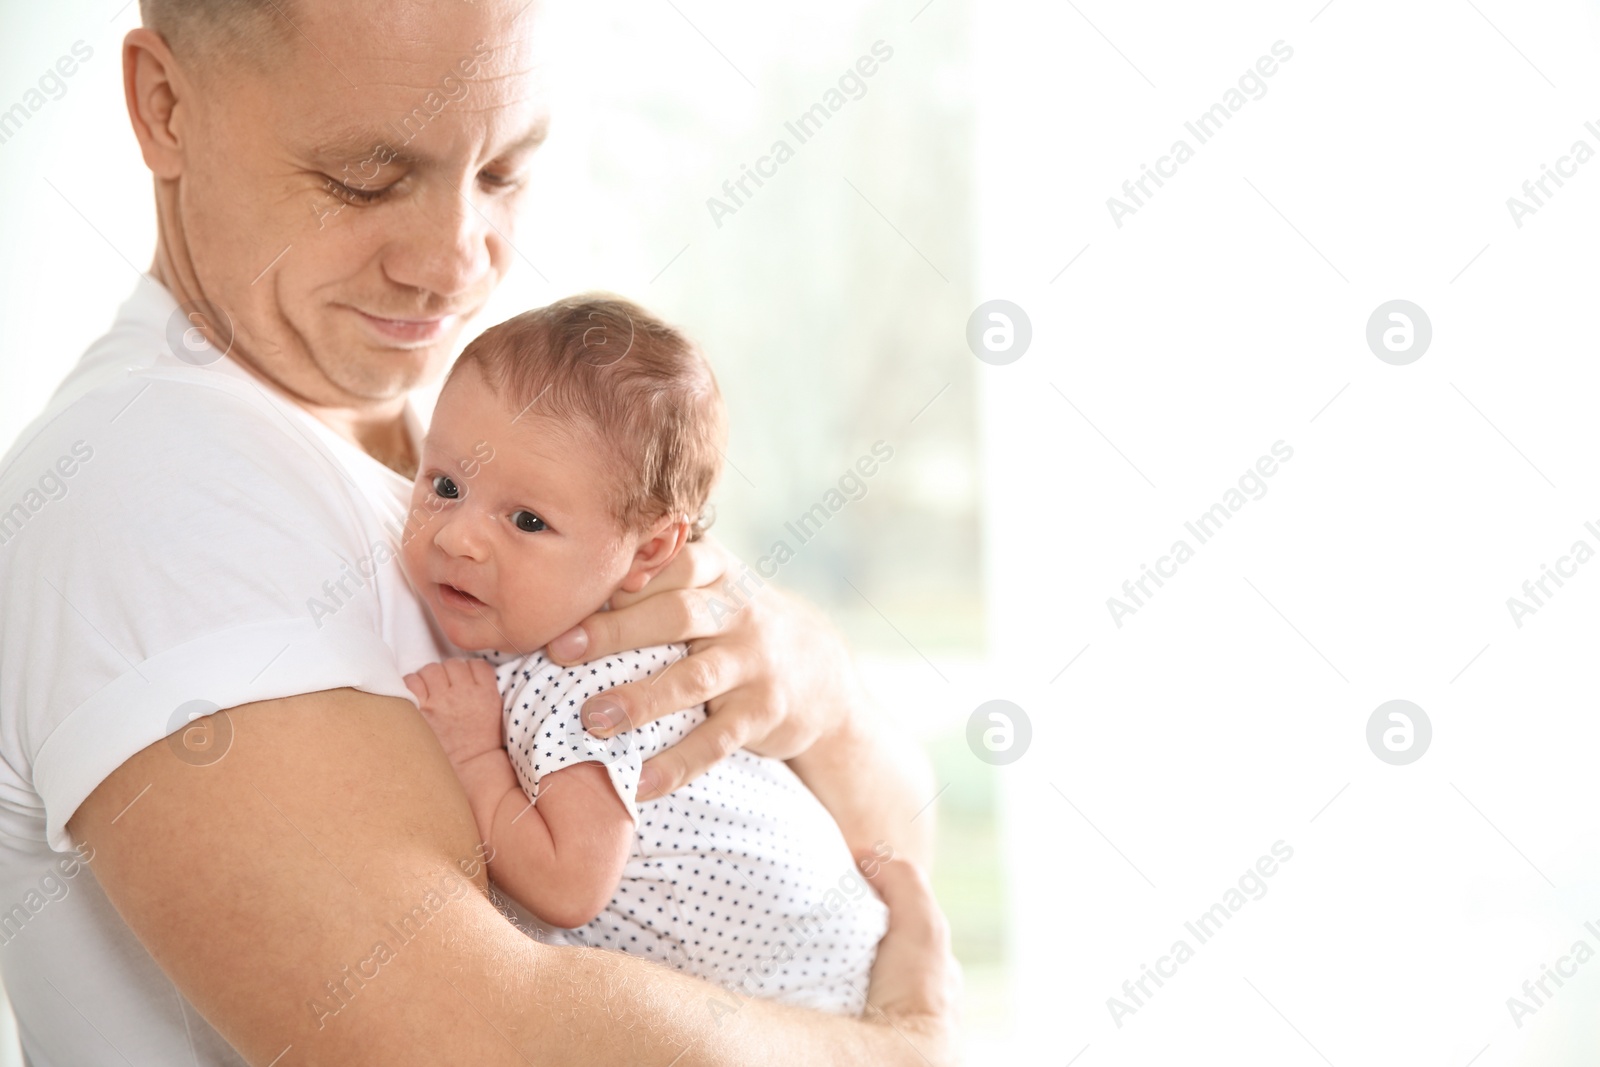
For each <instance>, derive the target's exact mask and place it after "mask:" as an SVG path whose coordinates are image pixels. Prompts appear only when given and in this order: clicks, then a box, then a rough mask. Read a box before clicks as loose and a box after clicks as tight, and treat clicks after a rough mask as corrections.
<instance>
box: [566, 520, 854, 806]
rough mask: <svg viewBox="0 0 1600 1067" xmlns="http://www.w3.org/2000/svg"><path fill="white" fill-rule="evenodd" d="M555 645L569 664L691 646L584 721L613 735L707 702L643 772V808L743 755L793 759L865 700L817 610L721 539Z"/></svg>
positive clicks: (588, 711) (593, 702)
mask: <svg viewBox="0 0 1600 1067" xmlns="http://www.w3.org/2000/svg"><path fill="white" fill-rule="evenodd" d="M612 608H613V610H611V611H603V612H597V613H596V614H594V615H591V616H589V617H588V618H587V619H585V620H584V621H583V622H582V623H581V624H580V625H579V626H577V627H576V628H574V629H572V630H570V631H568V632H567V633H565V634H562V635H561V636H560V637H558V638H556V639H555V640H554V641H551V642H550V646H549V649H548V653H549V655H550V658H551V659H553V660H554V661H556V662H558V663H561V664H568V665H570V664H573V663H578V662H581V661H583V660H591V659H595V658H597V657H600V656H606V655H610V654H612V653H615V652H622V651H625V650H627V649H630V648H640V647H643V646H645V645H658V644H666V643H668V642H673V641H686V642H688V643H689V655H688V656H687V657H686V658H684V659H682V660H679V661H678V662H677V663H674V664H673V665H672V666H670V667H668V668H667V669H666V670H665V671H663V672H662V673H661V674H658V675H657V676H656V677H654V678H652V679H650V680H649V681H645V682H632V683H629V684H628V685H621V686H617V687H616V688H615V689H609V690H607V691H606V692H604V693H602V694H599V695H597V696H595V697H592V698H590V699H589V701H588V702H586V703H585V704H584V706H583V721H584V725H585V726H586V727H588V729H589V730H590V731H591V732H592V733H594V734H596V735H597V736H600V737H610V736H612V735H614V734H616V733H618V732H620V731H622V730H630V729H633V728H635V727H638V726H642V725H643V724H645V723H647V722H651V721H653V720H655V719H658V718H660V717H661V716H663V715H666V714H668V713H669V712H673V711H679V710H682V709H683V708H691V707H694V706H695V705H696V704H700V703H706V704H708V705H709V710H710V712H711V715H710V718H709V719H708V720H707V721H706V722H705V723H703V724H702V725H701V726H699V727H697V728H696V729H695V730H693V731H691V732H690V733H689V735H688V736H687V737H685V738H684V739H683V740H682V741H680V742H679V743H678V744H676V745H674V746H673V747H672V748H670V749H668V750H667V751H666V752H664V753H662V754H661V755H659V756H657V757H655V758H654V759H652V760H650V761H649V762H648V763H646V764H645V769H644V773H643V774H642V775H641V777H640V781H639V799H640V801H645V800H651V799H654V798H655V797H658V796H661V795H663V794H666V793H670V792H672V790H674V789H676V788H678V787H679V786H681V785H683V784H684V783H685V782H687V781H689V780H690V779H692V778H695V777H698V776H699V775H700V774H702V773H704V772H705V770H706V769H707V768H708V767H710V766H711V765H712V764H713V763H716V762H717V761H718V760H720V759H722V758H723V757H725V756H727V755H728V754H729V753H731V752H733V751H735V750H737V749H740V748H746V749H749V750H750V751H752V752H755V753H757V754H758V755H762V756H771V757H773V758H776V759H792V758H794V757H796V756H798V755H800V754H801V753H803V752H805V751H806V750H808V749H809V748H811V746H812V745H814V744H815V743H816V742H817V740H818V739H819V738H821V737H822V736H824V735H825V734H828V733H830V732H832V731H833V730H835V729H837V728H838V727H839V726H840V725H841V724H842V723H843V722H844V720H845V718H846V717H847V716H848V715H849V713H850V712H851V710H852V709H853V708H856V707H859V706H860V705H861V704H862V703H863V702H864V700H863V695H862V692H861V689H860V686H859V684H858V683H857V682H856V677H855V670H854V667H853V665H852V664H851V662H850V657H849V654H848V652H847V651H846V650H845V647H844V644H843V642H842V641H840V639H839V637H838V635H837V634H836V633H835V632H834V631H833V628H832V627H831V626H829V625H828V622H827V620H826V619H824V618H823V617H822V616H821V615H820V614H819V613H818V612H817V611H816V610H815V609H814V608H812V607H810V606H809V605H807V604H805V603H804V602H802V601H800V600H798V599H796V598H794V597H791V596H789V595H787V594H786V593H784V592H782V591H781V590H779V589H778V588H777V587H775V586H772V585H768V584H766V583H765V582H764V581H763V580H762V579H761V578H760V576H758V575H757V574H756V572H755V571H754V570H751V569H750V568H747V567H745V566H744V564H742V563H741V562H740V561H739V560H738V558H737V557H735V556H733V555H732V554H731V553H729V552H728V551H727V550H726V549H724V548H723V547H722V546H721V545H719V544H717V543H715V542H714V541H710V540H707V541H697V542H693V543H691V544H689V545H686V546H685V547H684V550H683V551H682V552H681V553H679V555H678V558H677V559H675V560H673V562H672V563H671V564H670V565H668V567H667V568H666V569H665V570H663V571H662V572H661V573H660V574H659V575H657V576H656V577H655V578H654V579H653V580H652V581H651V583H650V585H649V586H648V587H646V590H645V592H644V593H642V594H636V595H633V596H627V595H620V594H619V595H618V596H616V597H614V598H613V599H612Z"/></svg>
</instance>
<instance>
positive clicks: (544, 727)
mask: <svg viewBox="0 0 1600 1067" xmlns="http://www.w3.org/2000/svg"><path fill="white" fill-rule="evenodd" d="M687 653H688V650H687V649H686V648H684V647H683V646H682V645H658V646H655V647H651V648H640V649H635V650H633V651H632V652H624V653H621V654H620V655H616V656H611V657H608V658H606V659H601V660H595V661H593V662H591V663H584V664H579V665H577V666H574V667H562V666H560V665H558V664H554V663H551V662H550V661H549V660H547V659H545V658H544V656H543V655H542V654H538V653H535V654H534V655H532V656H530V657H527V658H526V659H518V660H511V661H508V662H506V663H502V664H501V665H500V666H499V667H498V668H496V677H497V680H498V681H499V683H500V692H501V694H502V696H503V698H504V701H505V730H506V753H507V754H508V755H509V756H510V757H511V765H512V767H513V768H515V770H516V772H517V780H518V781H519V782H521V784H522V789H523V792H525V793H527V795H528V797H529V799H531V800H532V801H533V802H534V804H535V805H537V804H538V802H539V796H538V791H539V783H540V781H541V780H543V778H544V777H545V775H548V774H553V773H555V772H556V771H559V770H561V769H562V768H563V767H570V766H572V765H574V764H577V763H600V764H604V765H605V768H606V770H607V772H608V774H609V776H610V779H611V784H612V786H613V787H614V788H615V789H616V791H617V796H619V797H621V798H622V803H623V806H624V807H626V808H627V809H628V811H629V812H630V813H631V814H632V815H633V821H634V825H635V826H637V825H638V823H639V803H638V799H637V798H638V791H639V770H640V768H641V767H642V766H643V764H644V761H645V760H647V759H649V758H650V757H651V756H654V755H655V754H656V753H658V752H660V751H662V750H663V749H666V748H668V747H670V746H671V745H672V744H674V743H676V742H677V741H678V740H679V739H680V738H682V736H683V735H684V734H685V733H687V732H688V731H689V730H690V729H692V728H693V727H694V725H695V724H696V723H698V722H700V721H702V720H703V719H704V718H705V711H704V708H703V707H700V708H692V709H689V710H687V711H681V712H675V713H673V714H670V715H667V716H664V717H662V718H660V719H657V720H656V721H655V722H651V723H646V724H644V725H643V726H640V727H638V728H636V729H633V730H624V731H622V732H621V733H619V734H617V735H615V736H614V737H611V738H599V737H595V736H594V735H593V734H591V733H589V732H588V731H587V730H585V729H584V728H583V721H582V719H581V717H580V713H581V711H582V709H583V703H584V701H586V700H588V699H589V698H590V697H592V696H594V695H595V694H596V693H601V692H604V691H605V690H607V689H610V688H612V687H613V686H618V685H623V684H626V683H628V682H637V681H643V680H645V679H647V678H650V677H651V676H653V675H655V674H658V673H659V672H661V671H663V670H665V669H666V668H667V667H668V666H669V665H670V664H672V663H675V662H676V661H678V660H679V659H682V658H683V657H684V656H685V655H687Z"/></svg>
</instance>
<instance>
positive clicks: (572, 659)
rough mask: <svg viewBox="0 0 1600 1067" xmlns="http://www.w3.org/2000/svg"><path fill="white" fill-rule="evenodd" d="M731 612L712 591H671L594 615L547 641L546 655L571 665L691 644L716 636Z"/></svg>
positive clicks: (732, 612) (732, 607) (730, 605)
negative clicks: (650, 647) (645, 649)
mask: <svg viewBox="0 0 1600 1067" xmlns="http://www.w3.org/2000/svg"><path fill="white" fill-rule="evenodd" d="M713 600H715V601H716V603H717V605H718V606H717V607H713V606H712V601H713ZM735 611H737V608H736V607H735V605H733V604H732V603H730V602H728V601H725V600H723V599H721V598H720V597H718V596H717V595H716V594H715V593H713V592H711V591H710V590H705V589H674V590H672V591H670V592H665V593H657V594H656V595H654V596H650V597H646V598H645V599H643V600H641V601H639V602H638V603H637V604H632V605H630V606H628V607H625V608H617V609H616V610H614V611H597V612H595V613H594V614H593V615H591V616H589V617H588V618H587V619H584V620H583V622H581V623H579V624H578V625H577V626H576V627H574V628H573V629H571V630H568V631H567V632H566V633H564V634H562V635H561V636H560V637H558V638H556V639H555V640H554V641H551V642H550V645H549V648H548V652H549V654H550V658H551V659H553V660H555V661H556V662H557V663H561V664H573V663H581V662H583V661H584V660H591V659H600V658H601V657H602V656H610V655H614V654H616V653H618V652H624V651H626V650H628V649H630V648H643V647H644V646H646V645H662V644H667V643H668V642H672V641H693V640H696V639H697V638H701V637H707V636H710V635H711V634H714V633H716V632H717V630H718V629H720V628H721V624H722V622H724V621H725V620H726V619H727V617H728V616H731V615H732V614H734V612H735Z"/></svg>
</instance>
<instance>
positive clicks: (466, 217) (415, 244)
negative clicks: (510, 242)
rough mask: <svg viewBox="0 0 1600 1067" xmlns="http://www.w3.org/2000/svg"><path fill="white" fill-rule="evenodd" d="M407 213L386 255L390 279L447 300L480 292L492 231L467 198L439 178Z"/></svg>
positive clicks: (385, 259) (409, 207)
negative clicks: (405, 219)
mask: <svg viewBox="0 0 1600 1067" xmlns="http://www.w3.org/2000/svg"><path fill="white" fill-rule="evenodd" d="M468 195H470V193H468ZM407 208H408V211H409V216H410V217H409V219H407V221H406V222H405V223H403V224H402V226H401V228H400V231H399V232H398V233H397V234H396V236H395V240H394V241H393V242H392V243H391V245H390V246H389V249H388V252H387V254H386V255H385V256H384V263H383V268H384V273H385V274H386V275H388V277H389V279H390V280H391V281H393V282H396V283H398V284H400V285H404V286H406V287H407V288H412V289H421V290H423V291H424V292H429V293H435V294H437V295H439V296H442V297H454V296H456V295H458V294H461V293H467V292H471V291H473V290H474V289H476V288H478V287H480V286H481V285H482V284H483V281H484V278H485V276H486V275H487V274H488V273H489V268H490V259H489V247H488V239H489V234H490V232H491V228H490V226H489V223H488V221H487V220H486V219H485V218H484V217H483V216H482V215H480V214H479V213H478V211H477V209H476V208H475V207H474V205H473V204H472V203H471V202H470V201H469V200H468V198H467V196H464V195H462V192H460V191H457V188H456V187H455V186H453V185H451V184H450V182H449V181H447V180H445V179H440V180H439V181H438V182H437V183H435V187H434V188H433V189H431V190H429V191H428V193H427V194H426V195H423V196H419V197H416V198H414V199H413V200H412V202H411V203H410V204H408V205H407Z"/></svg>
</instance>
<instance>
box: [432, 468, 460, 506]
mask: <svg viewBox="0 0 1600 1067" xmlns="http://www.w3.org/2000/svg"><path fill="white" fill-rule="evenodd" d="M433 491H434V493H435V495H437V496H442V497H444V498H445V499H446V500H455V499H456V498H457V497H459V496H460V495H461V489H460V488H459V487H458V486H457V485H456V483H455V482H454V481H452V480H451V479H450V476H449V475H448V474H435V475H434V476H433Z"/></svg>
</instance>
